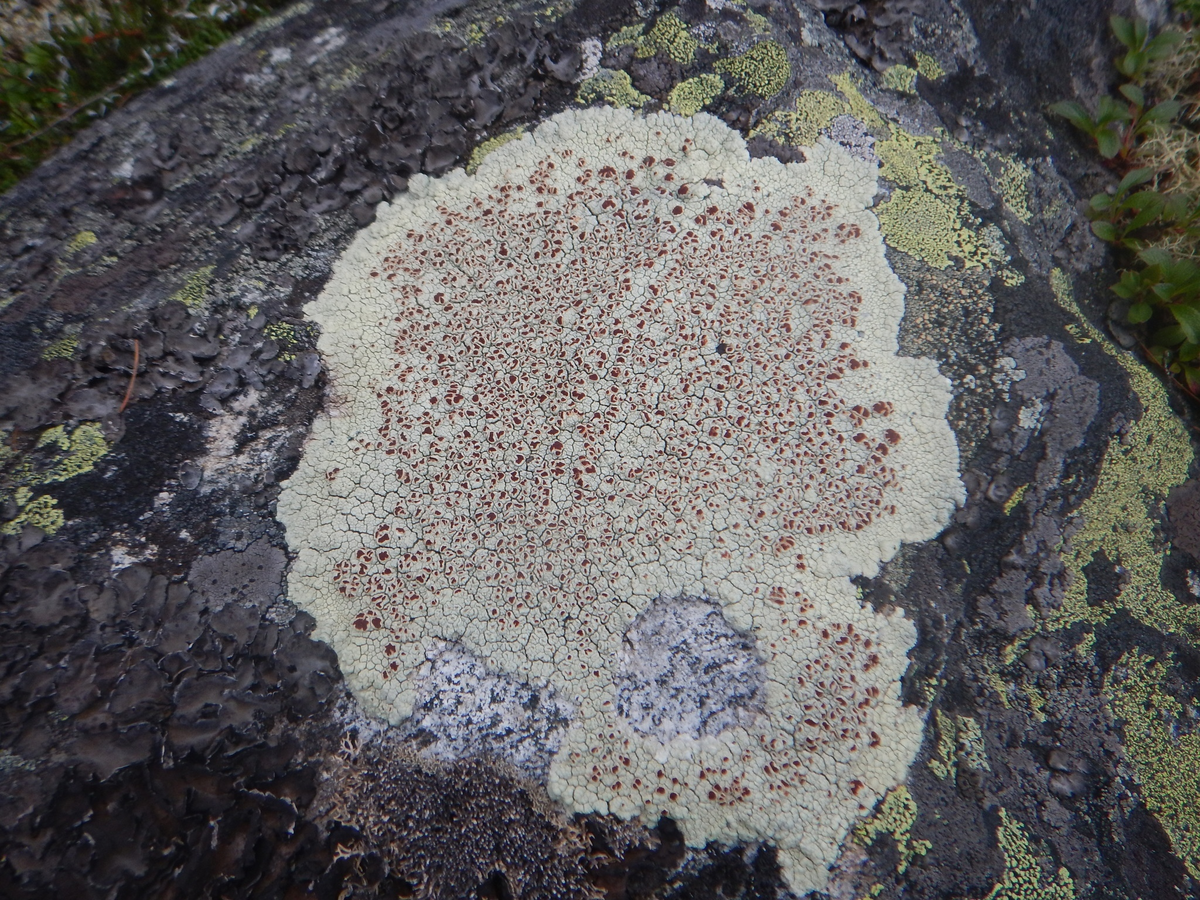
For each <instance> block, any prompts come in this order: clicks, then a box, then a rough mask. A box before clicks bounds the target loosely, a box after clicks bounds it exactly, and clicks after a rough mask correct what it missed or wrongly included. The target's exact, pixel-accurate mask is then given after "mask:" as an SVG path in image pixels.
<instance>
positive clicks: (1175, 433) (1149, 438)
mask: <svg viewBox="0 0 1200 900" xmlns="http://www.w3.org/2000/svg"><path fill="white" fill-rule="evenodd" d="M1050 284H1051V286H1052V288H1053V290H1054V295H1055V297H1056V298H1057V300H1058V302H1059V304H1060V305H1062V306H1063V308H1064V309H1066V310H1067V311H1068V312H1070V313H1072V314H1073V315H1074V316H1075V317H1076V319H1077V322H1078V325H1079V327H1080V328H1081V329H1082V331H1083V333H1084V335H1085V336H1087V337H1088V338H1090V339H1091V340H1094V341H1096V342H1097V343H1099V344H1100V346H1101V347H1103V348H1104V350H1105V351H1106V352H1107V353H1109V354H1110V355H1111V356H1113V357H1114V358H1115V359H1116V361H1117V362H1118V363H1120V365H1121V367H1122V368H1123V369H1124V370H1125V372H1126V374H1127V375H1128V377H1129V381H1130V386H1131V387H1132V388H1133V391H1134V393H1135V394H1136V395H1137V398H1138V400H1139V401H1141V403H1142V407H1143V410H1142V417H1141V418H1140V419H1139V420H1138V421H1137V422H1135V423H1134V424H1133V425H1132V426H1131V427H1130V429H1129V430H1128V432H1127V433H1125V434H1123V435H1118V436H1114V437H1113V438H1111V439H1110V440H1109V444H1108V450H1107V452H1106V453H1105V455H1104V460H1103V462H1102V463H1101V465H1100V477H1099V479H1098V481H1097V483H1096V487H1095V489H1094V490H1093V491H1092V494H1091V496H1090V497H1089V498H1088V499H1087V500H1085V501H1084V502H1083V504H1082V505H1081V506H1080V507H1079V510H1078V512H1077V513H1076V516H1075V523H1074V526H1075V527H1076V528H1077V530H1076V531H1075V532H1074V534H1073V535H1072V537H1071V538H1070V540H1069V541H1068V542H1067V544H1066V546H1065V547H1064V548H1063V552H1062V559H1063V564H1064V566H1065V567H1066V572H1067V588H1066V591H1065V594H1064V596H1063V602H1062V607H1061V608H1060V609H1058V610H1055V611H1053V612H1052V613H1051V614H1050V615H1049V617H1048V622H1047V624H1048V625H1049V626H1050V627H1052V628H1065V627H1068V626H1070V625H1071V624H1073V623H1075V622H1093V623H1100V622H1103V621H1105V620H1106V619H1108V617H1109V616H1111V615H1112V614H1113V613H1114V612H1116V611H1117V610H1118V609H1127V610H1128V611H1129V612H1130V614H1132V615H1133V616H1134V618H1136V619H1138V620H1139V621H1140V622H1143V623H1144V624H1146V625H1149V626H1150V627H1152V628H1156V629H1158V630H1159V631H1165V632H1171V633H1175V634H1191V633H1193V629H1194V628H1196V627H1197V626H1198V625H1200V607H1197V606H1195V605H1184V604H1181V603H1179V602H1178V601H1177V600H1176V599H1175V597H1174V595H1173V594H1172V593H1171V592H1170V591H1168V590H1167V589H1166V588H1164V587H1163V585H1162V581H1161V578H1160V570H1161V567H1162V555H1163V550H1164V547H1163V544H1162V542H1161V539H1160V538H1159V536H1158V535H1157V534H1156V529H1157V524H1156V523H1157V522H1158V521H1159V520H1160V519H1161V515H1162V504H1163V502H1164V501H1165V500H1166V496H1167V494H1168V493H1169V492H1170V490H1171V489H1172V488H1173V487H1175V486H1176V485H1178V484H1182V483H1183V481H1185V480H1186V479H1187V477H1188V468H1189V467H1190V466H1191V463H1192V455H1193V454H1192V445H1191V441H1190V439H1189V436H1188V433H1187V430H1186V429H1185V428H1184V426H1183V423H1182V422H1180V421H1179V417H1178V416H1176V415H1175V414H1174V413H1173V412H1172V411H1171V407H1170V405H1169V404H1168V402H1167V394H1166V391H1165V390H1164V389H1163V386H1162V385H1161V384H1160V383H1159V381H1158V379H1157V378H1155V377H1154V376H1153V375H1152V374H1151V373H1150V372H1149V371H1148V370H1147V369H1146V368H1145V367H1144V366H1143V365H1142V364H1141V363H1140V362H1139V361H1138V360H1136V359H1135V358H1133V357H1131V356H1130V355H1129V354H1127V353H1125V351H1123V350H1119V349H1117V348H1115V347H1113V346H1112V344H1111V343H1110V342H1109V341H1108V340H1106V339H1105V338H1104V337H1103V336H1102V335H1101V334H1100V332H1099V331H1098V330H1097V329H1096V328H1095V326H1093V325H1092V324H1091V322H1089V321H1088V319H1087V318H1086V317H1085V316H1084V315H1083V313H1082V312H1081V311H1080V309H1079V306H1078V304H1077V303H1076V301H1075V297H1074V294H1073V292H1072V290H1071V282H1070V278H1069V277H1068V276H1067V275H1066V274H1065V273H1064V272H1063V271H1062V270H1061V269H1055V270H1054V271H1053V272H1051V273H1050ZM1099 554H1104V555H1105V556H1106V557H1107V558H1108V559H1109V560H1111V561H1113V562H1114V563H1116V564H1119V565H1120V566H1121V567H1122V568H1124V569H1125V572H1126V578H1127V583H1126V584H1125V587H1124V588H1123V589H1122V590H1121V592H1120V594H1119V596H1117V597H1113V598H1111V599H1109V600H1107V602H1105V603H1102V604H1097V605H1089V604H1088V602H1087V593H1088V579H1087V575H1086V574H1085V572H1084V567H1085V566H1087V565H1088V564H1089V563H1091V562H1092V560H1093V559H1094V558H1095V557H1096V556H1097V555H1099Z"/></svg>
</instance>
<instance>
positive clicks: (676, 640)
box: [616, 597, 766, 744]
mask: <svg viewBox="0 0 1200 900" xmlns="http://www.w3.org/2000/svg"><path fill="white" fill-rule="evenodd" d="M616 680H617V712H618V713H620V715H621V716H623V717H624V718H625V719H626V720H627V721H628V722H629V723H630V725H632V726H633V728H634V730H635V731H637V732H638V733H640V734H645V735H650V736H652V737H655V738H657V739H658V740H659V741H661V742H662V743H664V744H668V743H670V742H671V741H672V740H674V739H675V738H676V737H679V736H680V735H684V736H686V737H690V738H699V737H701V736H702V735H706V734H707V735H717V734H720V733H721V732H722V731H725V730H726V729H728V728H733V727H735V726H737V725H743V726H747V725H751V724H753V722H754V720H755V719H757V718H758V717H759V716H760V715H762V714H763V712H764V711H765V707H764V702H765V690H766V684H765V682H766V667H765V666H764V665H763V661H762V659H761V658H760V657H759V655H758V651H757V650H756V648H755V641H754V636H753V635H748V634H742V633H741V632H739V631H737V630H736V629H734V628H733V626H731V625H730V624H729V623H728V622H727V621H725V617H724V616H723V615H722V614H721V607H720V605H719V604H717V603H714V602H712V601H711V600H705V599H702V598H699V597H679V598H674V599H667V598H664V597H659V598H658V599H657V600H655V601H654V602H653V603H651V604H650V605H649V606H648V607H646V609H645V610H643V611H642V613H641V614H640V615H639V616H638V617H637V618H636V619H634V620H633V624H632V625H630V626H629V630H628V631H627V632H626V633H625V641H624V644H623V645H622V648H621V656H620V662H619V663H618V666H617V678H616Z"/></svg>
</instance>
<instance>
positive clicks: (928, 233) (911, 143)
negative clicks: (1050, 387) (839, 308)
mask: <svg viewBox="0 0 1200 900" xmlns="http://www.w3.org/2000/svg"><path fill="white" fill-rule="evenodd" d="M893 68H897V67H893ZM901 74H903V73H901ZM829 77H830V81H832V82H833V85H834V87H836V88H837V90H838V92H839V93H840V94H841V96H840V97H839V96H837V95H835V94H832V93H828V92H826V91H803V92H801V94H800V96H799V97H798V98H797V99H796V102H795V104H794V107H793V108H792V109H790V110H777V111H775V112H773V113H771V114H770V115H769V116H767V117H766V118H765V120H764V121H763V122H762V124H760V125H759V126H758V127H757V128H756V129H755V130H754V132H752V135H762V136H764V137H769V138H773V139H775V140H778V141H780V142H782V143H787V144H791V145H792V146H811V145H812V144H813V143H815V142H816V140H817V138H818V137H819V136H820V134H821V132H823V131H824V130H825V129H827V128H828V127H829V125H830V123H831V122H832V121H833V120H834V119H835V118H836V117H838V116H840V115H850V116H853V117H854V118H856V119H858V120H859V121H860V122H862V123H863V125H864V126H866V128H867V129H868V130H869V131H870V132H872V133H873V134H875V135H876V137H877V138H878V141H877V142H876V144H875V148H874V149H875V153H876V154H877V155H878V156H879V159H880V175H882V176H883V177H884V178H886V179H888V180H889V181H891V182H893V183H895V184H896V185H897V186H898V187H897V190H895V191H893V193H892V196H891V197H890V198H889V199H888V200H886V201H884V202H883V203H882V204H880V205H879V207H877V209H876V213H877V215H878V216H879V224H880V228H881V229H882V230H883V233H884V238H885V240H886V241H887V243H888V244H889V245H890V246H892V247H894V248H895V249H897V250H901V251H903V252H905V253H908V254H909V255H910V256H915V257H917V258H918V259H921V260H924V261H925V262H926V263H928V264H929V265H931V266H933V267H934V268H937V269H946V268H949V267H950V265H951V264H952V260H953V259H959V260H962V262H963V265H965V266H966V267H967V268H986V269H989V270H994V269H996V268H997V267H998V266H1001V265H1002V264H1003V262H1004V255H1003V253H1002V251H1001V250H1000V247H999V245H998V244H997V242H996V241H995V240H994V239H993V237H992V236H991V235H989V234H987V233H986V232H985V231H984V230H982V229H981V228H980V225H979V221H978V220H977V219H976V218H975V217H974V216H972V215H971V212H970V204H969V202H968V200H967V196H966V192H965V191H963V189H962V188H961V187H959V186H958V184H957V183H956V182H955V180H954V177H953V174H952V173H951V172H950V170H949V168H947V166H946V165H945V163H944V162H942V160H941V155H942V145H943V143H945V142H947V141H948V140H949V137H948V136H947V135H946V134H944V133H942V132H940V131H939V132H935V133H934V134H933V135H931V136H923V135H914V134H910V133H909V132H907V131H905V130H904V129H902V128H900V127H899V126H897V125H894V124H891V123H889V122H887V121H885V120H884V118H883V116H881V115H880V114H879V112H878V110H876V109H875V107H874V106H872V105H871V102H870V101H869V100H867V98H866V97H865V96H863V93H862V90H861V89H860V88H859V86H858V83H857V82H856V80H855V78H854V76H853V75H851V74H850V73H849V72H842V73H840V74H837V75H831V76H829ZM885 78H886V76H885ZM1019 281H1020V275H1019V273H1016V272H1015V271H1014V272H1012V273H1010V274H1009V275H1008V277H1007V278H1006V283H1019Z"/></svg>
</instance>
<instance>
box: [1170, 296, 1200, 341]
mask: <svg viewBox="0 0 1200 900" xmlns="http://www.w3.org/2000/svg"><path fill="white" fill-rule="evenodd" d="M1171 313H1172V315H1174V316H1175V321H1176V322H1178V323H1179V327H1180V328H1182V329H1183V334H1184V337H1186V338H1187V339H1188V340H1189V341H1191V342H1192V343H1193V344H1200V309H1196V308H1195V307H1194V306H1185V305H1183V304H1175V305H1173V306H1172V307H1171Z"/></svg>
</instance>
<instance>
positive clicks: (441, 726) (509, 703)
mask: <svg viewBox="0 0 1200 900" xmlns="http://www.w3.org/2000/svg"><path fill="white" fill-rule="evenodd" d="M414 679H415V681H416V685H417V699H416V703H415V704H414V706H413V714H412V718H411V720H410V721H409V723H407V728H408V729H410V730H412V731H415V732H419V733H421V734H422V736H423V737H424V738H425V739H426V740H428V741H430V743H429V745H428V746H427V747H426V752H427V753H429V754H430V755H431V756H433V757H435V758H436V759H442V760H456V759H465V758H467V757H473V756H492V757H499V758H501V759H504V760H506V761H508V762H510V763H512V764H513V765H514V766H515V767H516V768H517V769H518V770H520V771H523V772H525V773H527V774H530V775H535V776H540V777H542V778H544V777H545V775H546V768H547V767H548V766H549V764H550V758H551V757H552V756H553V755H554V754H555V753H557V752H558V749H559V747H561V746H562V739H563V734H564V733H565V732H566V729H567V726H568V725H569V724H570V720H571V717H572V716H573V715H574V714H575V708H574V707H573V706H572V705H571V704H570V703H568V702H566V701H565V700H564V699H563V698H562V697H559V696H558V694H557V693H556V692H555V691H554V689H553V688H551V687H550V686H549V685H546V684H541V685H534V684H529V683H528V682H525V681H522V680H520V679H519V678H517V677H515V676H513V675H509V674H507V673H504V672H495V671H492V670H491V669H489V668H488V667H487V666H486V665H484V663H483V662H482V661H481V660H480V659H479V658H478V657H477V656H475V655H474V654H473V653H471V652H470V651H469V650H467V649H466V648H465V647H463V646H462V645H461V644H456V643H451V642H435V643H434V644H433V645H432V646H431V647H430V648H429V650H428V651H427V652H426V659H425V662H424V664H422V665H421V666H420V668H418V669H417V671H416V673H415V675H414Z"/></svg>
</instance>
